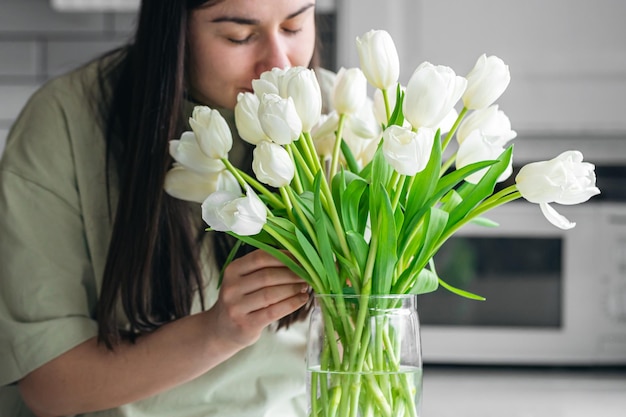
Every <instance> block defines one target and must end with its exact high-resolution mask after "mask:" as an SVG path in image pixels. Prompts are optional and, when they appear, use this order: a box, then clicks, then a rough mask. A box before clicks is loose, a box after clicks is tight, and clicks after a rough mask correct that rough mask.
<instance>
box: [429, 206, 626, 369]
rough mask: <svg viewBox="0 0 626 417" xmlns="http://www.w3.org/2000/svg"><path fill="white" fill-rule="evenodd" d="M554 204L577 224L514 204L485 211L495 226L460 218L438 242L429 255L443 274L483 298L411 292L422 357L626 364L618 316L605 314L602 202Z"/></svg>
mask: <svg viewBox="0 0 626 417" xmlns="http://www.w3.org/2000/svg"><path fill="white" fill-rule="evenodd" d="M620 207H624V206H620ZM557 209H558V211H559V212H560V213H561V214H563V215H565V216H566V217H567V218H568V219H569V220H571V221H574V222H576V223H577V225H576V227H575V228H573V229H571V230H567V231H563V230H560V229H558V228H556V227H554V226H552V225H551V224H550V223H548V221H547V220H546V219H545V218H544V217H543V215H542V214H541V211H540V209H539V207H538V206H537V205H535V204H530V203H527V202H515V203H512V204H509V205H507V206H504V207H500V208H498V209H496V210H494V211H492V212H490V213H488V215H487V217H488V218H490V219H491V220H494V221H496V222H497V223H498V224H499V225H500V226H499V227H495V228H486V227H481V226H476V225H467V226H466V227H464V228H463V229H462V230H460V231H459V233H457V235H455V237H453V238H451V239H450V240H449V241H448V242H446V244H445V245H444V247H442V249H441V251H440V252H439V253H438V254H437V256H436V257H435V263H436V267H437V272H438V274H439V276H440V277H441V279H443V280H444V281H446V282H448V283H449V284H451V285H453V286H455V287H458V288H462V289H465V290H468V291H470V292H473V293H476V294H478V295H482V296H484V297H485V298H486V301H475V300H469V299H464V298H461V297H459V296H457V295H455V294H452V293H450V292H448V291H447V290H445V289H444V288H441V287H440V288H439V289H438V290H437V291H436V292H434V293H430V294H424V295H420V296H419V301H418V309H419V314H420V320H421V323H422V329H423V330H422V335H423V336H422V344H423V353H424V360H425V362H426V363H428V362H431V363H491V364H593V363H605V362H607V363H615V362H617V363H626V320H621V319H620V317H619V314H618V316H617V317H612V316H611V314H609V313H608V312H607V302H608V301H607V296H608V293H609V291H608V287H607V280H608V278H607V276H608V275H611V274H612V272H610V269H611V267H612V265H613V264H614V262H613V261H612V260H611V259H608V258H607V256H608V254H609V253H610V252H611V251H610V250H609V249H610V248H609V247H608V246H609V245H610V244H611V242H610V241H607V239H606V234H605V233H602V232H601V230H603V228H605V229H606V228H607V216H608V214H607V213H606V211H607V209H606V207H605V206H604V205H601V204H586V205H579V206H568V207H563V206H559V207H557ZM617 210H618V213H619V210H622V209H621V208H619V209H617ZM622 214H623V215H624V216H623V217H624V218H626V213H623V212H622ZM624 226H625V225H622V231H623V228H624ZM608 229H612V230H615V228H614V227H608ZM624 236H626V233H624ZM624 242H626V240H624ZM625 253H626V252H625ZM612 262H613V263H612ZM625 294H626V293H625ZM622 341H623V343H622ZM614 342H616V343H614Z"/></svg>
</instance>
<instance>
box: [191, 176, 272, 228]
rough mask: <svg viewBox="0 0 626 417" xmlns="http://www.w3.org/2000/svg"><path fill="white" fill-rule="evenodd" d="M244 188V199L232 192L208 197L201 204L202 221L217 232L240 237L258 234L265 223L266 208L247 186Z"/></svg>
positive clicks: (221, 192) (220, 192)
mask: <svg viewBox="0 0 626 417" xmlns="http://www.w3.org/2000/svg"><path fill="white" fill-rule="evenodd" d="M246 188H247V190H246V196H245V197H241V194H240V193H238V192H232V191H216V192H214V193H212V194H211V195H209V196H208V197H207V198H206V200H204V202H203V203H202V219H203V220H204V221H205V222H206V223H207V224H208V225H209V226H210V227H211V228H212V229H213V230H216V231H219V232H233V233H236V234H238V235H241V236H253V235H256V234H258V233H259V232H260V231H261V230H262V229H263V226H264V225H265V223H266V221H267V208H266V207H265V205H264V204H263V202H262V201H261V199H259V197H258V196H257V195H256V194H255V193H254V191H252V189H251V188H250V187H249V186H247V187H246Z"/></svg>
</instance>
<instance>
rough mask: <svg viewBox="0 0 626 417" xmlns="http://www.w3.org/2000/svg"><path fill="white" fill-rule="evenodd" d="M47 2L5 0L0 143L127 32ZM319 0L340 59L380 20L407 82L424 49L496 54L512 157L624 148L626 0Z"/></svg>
mask: <svg viewBox="0 0 626 417" xmlns="http://www.w3.org/2000/svg"><path fill="white" fill-rule="evenodd" d="M51 3H52V2H51V0H0V6H1V9H0V10H1V13H0V150H1V149H2V147H3V145H4V140H5V137H6V134H7V132H8V129H9V127H10V125H11V123H12V121H13V119H14V118H15V116H16V115H17V113H18V111H19V109H20V108H21V107H22V106H23V104H24V102H25V101H26V99H27V98H28V97H29V96H30V94H32V92H33V91H34V90H35V89H36V88H37V87H39V86H40V85H41V84H42V83H43V82H45V81H46V80H47V79H49V78H50V77H52V76H55V75H57V74H60V73H61V72H64V71H65V70H67V69H70V68H72V67H73V66H75V65H77V64H79V63H82V62H84V61H85V60H87V59H89V58H91V57H94V56H96V55H98V54H99V53H101V52H102V51H105V50H107V49H110V48H112V47H114V46H116V45H118V44H120V43H121V42H124V41H125V40H126V39H127V38H128V36H129V35H130V33H131V32H132V29H133V25H134V17H135V14H134V13H132V12H130V13H110V12H108V13H93V12H87V13H85V12H63V13H61V12H58V11H54V10H53V8H52V6H51ZM317 3H318V9H321V10H322V11H324V12H333V11H335V10H336V12H337V24H336V27H337V33H336V36H337V38H338V39H339V40H338V42H337V44H336V48H337V54H336V63H337V66H353V65H357V63H358V60H357V57H356V50H355V47H354V38H355V37H356V36H357V35H360V34H362V33H364V32H365V31H367V30H369V29H372V28H380V29H387V30H388V31H389V32H390V33H391V34H392V36H393V37H394V39H395V41H396V44H397V46H398V50H399V53H400V57H401V61H402V73H401V81H403V82H406V81H407V80H408V77H409V76H410V74H411V73H412V71H413V69H414V68H415V67H416V66H417V65H418V64H419V63H420V62H422V61H425V60H428V61H431V62H433V63H436V64H444V65H449V66H451V67H452V68H454V69H455V70H456V71H457V73H459V74H461V75H464V74H465V73H467V71H469V69H470V68H471V67H472V66H473V64H474V62H475V60H476V58H477V57H478V56H479V55H480V54H481V53H487V54H489V55H491V54H494V55H498V56H500V57H501V58H503V59H504V60H505V61H506V62H507V63H508V64H509V65H510V67H511V73H512V81H511V85H510V87H509V89H508V90H507V91H506V92H505V94H504V95H503V97H502V98H501V99H500V100H499V104H500V106H501V109H503V110H504V111H505V112H506V113H507V115H509V117H510V118H511V121H512V123H513V128H514V129H516V130H517V131H518V133H519V134H520V138H526V137H529V138H530V139H529V140H528V141H527V143H528V145H527V146H525V145H524V143H523V142H522V143H520V144H519V146H517V145H516V146H517V147H516V152H517V155H518V158H519V157H522V158H523V157H524V156H525V155H528V159H530V158H532V157H534V154H535V153H536V152H537V149H538V148H546V149H545V151H544V152H543V153H545V154H546V155H548V154H552V153H553V152H554V149H553V147H554V146H552V145H553V144H554V143H555V142H554V140H550V141H545V140H544V139H545V138H546V137H550V138H558V139H563V140H562V141H557V142H556V147H562V146H566V145H569V144H570V143H571V144H572V146H576V147H577V149H581V150H582V151H583V152H584V153H585V155H586V156H589V157H590V158H594V159H595V160H596V161H598V162H606V163H622V162H624V160H625V159H626V150H625V149H624V146H626V117H624V114H626V104H625V103H626V101H625V100H624V98H625V97H626V42H624V39H626V25H624V24H623V22H622V19H623V16H626V2H625V1H623V0H594V1H591V0H547V1H546V0H528V1H524V2H520V1H517V0H474V1H471V2H469V1H466V0H389V1H387V2H381V1H380V0H317ZM332 23H333V22H332V20H331V24H332ZM333 37H334V35H333V34H332V33H327V36H325V38H327V39H328V38H330V39H331V40H332V39H333ZM331 50H334V49H332V48H331ZM590 138H591V139H593V141H590V140H589V139H590ZM564 142H565V143H564ZM531 154H533V155H531Z"/></svg>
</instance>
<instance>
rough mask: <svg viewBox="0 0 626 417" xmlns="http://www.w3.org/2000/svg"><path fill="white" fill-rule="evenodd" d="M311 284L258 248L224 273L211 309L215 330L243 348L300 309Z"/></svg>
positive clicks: (235, 262)
mask: <svg viewBox="0 0 626 417" xmlns="http://www.w3.org/2000/svg"><path fill="white" fill-rule="evenodd" d="M307 290H308V285H306V283H305V282H304V281H303V280H302V279H301V278H299V277H298V276H297V275H296V274H294V273H293V272H292V271H291V270H290V269H289V268H287V267H286V266H285V265H284V264H283V263H282V262H280V261H279V260H278V259H276V258H274V257H273V256H271V255H270V254H268V253H267V252H264V251H262V250H256V251H254V252H252V253H250V254H248V255H245V256H243V257H241V258H239V259H236V260H235V261H233V262H232V263H231V264H230V265H228V267H227V268H226V271H225V273H224V280H223V282H222V287H221V289H220V296H219V299H218V301H217V302H216V304H215V305H214V306H213V307H212V308H211V310H209V312H208V313H209V314H211V315H212V316H213V318H214V322H213V326H214V332H215V333H217V334H218V337H219V338H220V339H223V340H230V341H232V343H234V345H235V346H239V348H243V347H245V346H248V345H251V344H252V343H254V342H255V341H257V339H258V338H259V336H260V335H261V332H262V330H263V329H264V328H265V327H267V326H268V325H269V324H271V323H273V322H275V321H276V320H278V319H280V318H282V317H284V316H286V315H288V314H290V313H292V312H294V311H296V310H297V309H298V308H300V307H302V306H303V305H304V304H305V303H306V302H307V300H308V299H309V296H308V291H307Z"/></svg>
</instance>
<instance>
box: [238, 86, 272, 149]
mask: <svg viewBox="0 0 626 417" xmlns="http://www.w3.org/2000/svg"><path fill="white" fill-rule="evenodd" d="M235 125H236V126H237V131H238V132H239V136H241V138H242V139H243V140H245V141H246V142H248V143H251V144H253V145H256V144H258V143H259V142H261V141H267V140H270V139H269V138H268V137H267V135H266V134H265V132H264V131H263V128H262V127H261V122H260V121H259V98H258V97H257V96H256V95H254V94H252V93H239V94H238V95H237V105H236V106H235Z"/></svg>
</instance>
